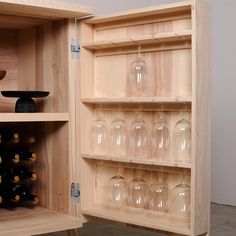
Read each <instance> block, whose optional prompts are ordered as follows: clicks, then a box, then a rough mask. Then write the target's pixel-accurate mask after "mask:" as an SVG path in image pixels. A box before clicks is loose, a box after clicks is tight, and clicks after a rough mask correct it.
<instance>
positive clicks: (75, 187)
mask: <svg viewBox="0 0 236 236" xmlns="http://www.w3.org/2000/svg"><path fill="white" fill-rule="evenodd" d="M71 197H72V198H75V199H76V200H78V201H79V199H80V185H79V183H72V184H71Z"/></svg>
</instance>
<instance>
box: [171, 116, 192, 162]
mask: <svg viewBox="0 0 236 236" xmlns="http://www.w3.org/2000/svg"><path fill="white" fill-rule="evenodd" d="M173 136H174V147H175V158H176V160H177V161H186V162H187V161H190V160H191V123H190V122H189V121H187V120H186V119H182V120H180V121H179V122H177V124H176V125H175V127H174V134H173Z"/></svg>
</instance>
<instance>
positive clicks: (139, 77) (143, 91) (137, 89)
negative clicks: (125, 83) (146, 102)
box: [130, 46, 150, 96]
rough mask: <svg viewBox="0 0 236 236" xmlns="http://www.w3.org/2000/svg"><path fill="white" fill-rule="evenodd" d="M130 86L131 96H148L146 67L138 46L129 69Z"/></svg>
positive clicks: (148, 84)
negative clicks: (136, 53)
mask: <svg viewBox="0 0 236 236" xmlns="http://www.w3.org/2000/svg"><path fill="white" fill-rule="evenodd" d="M130 85H131V92H132V96H148V95H150V82H149V78H148V65H147V63H146V61H145V60H144V58H142V57H141V53H140V46H139V48H138V55H137V57H136V59H135V60H134V61H133V62H132V63H131V67H130Z"/></svg>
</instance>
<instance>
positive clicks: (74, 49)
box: [71, 39, 80, 59]
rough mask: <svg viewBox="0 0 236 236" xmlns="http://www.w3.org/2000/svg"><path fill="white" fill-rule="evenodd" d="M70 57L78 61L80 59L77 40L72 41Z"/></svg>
mask: <svg viewBox="0 0 236 236" xmlns="http://www.w3.org/2000/svg"><path fill="white" fill-rule="evenodd" d="M71 55H72V58H73V59H79V57H80V42H79V40H78V39H72V42H71Z"/></svg>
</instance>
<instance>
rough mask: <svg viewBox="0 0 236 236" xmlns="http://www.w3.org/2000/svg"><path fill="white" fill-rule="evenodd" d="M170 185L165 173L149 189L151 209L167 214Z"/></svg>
mask: <svg viewBox="0 0 236 236" xmlns="http://www.w3.org/2000/svg"><path fill="white" fill-rule="evenodd" d="M167 201H168V185H167V183H166V178H165V175H164V173H160V175H159V176H158V178H157V180H156V182H154V183H153V184H151V185H150V187H149V207H150V209H152V210H154V211H160V212H167Z"/></svg>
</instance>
